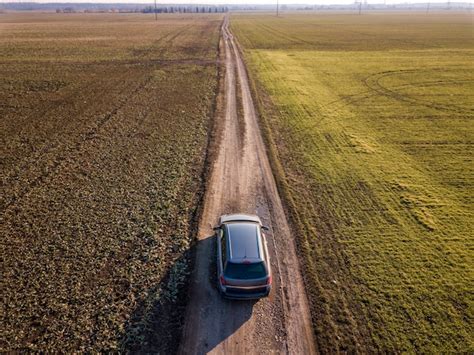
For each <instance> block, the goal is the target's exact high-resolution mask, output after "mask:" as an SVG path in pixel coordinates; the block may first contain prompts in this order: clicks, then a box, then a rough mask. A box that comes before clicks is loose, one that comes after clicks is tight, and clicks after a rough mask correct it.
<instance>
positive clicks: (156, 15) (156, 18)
mask: <svg viewBox="0 0 474 355" xmlns="http://www.w3.org/2000/svg"><path fill="white" fill-rule="evenodd" d="M155 21H158V13H157V12H156V0H155Z"/></svg>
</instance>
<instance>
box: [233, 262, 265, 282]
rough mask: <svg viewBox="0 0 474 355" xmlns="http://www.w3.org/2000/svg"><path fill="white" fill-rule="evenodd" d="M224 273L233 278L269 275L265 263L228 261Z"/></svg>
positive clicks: (246, 278) (248, 278)
mask: <svg viewBox="0 0 474 355" xmlns="http://www.w3.org/2000/svg"><path fill="white" fill-rule="evenodd" d="M224 275H225V276H226V277H228V278H231V279H242V280H250V279H260V278H263V277H265V276H266V275H267V273H266V271H265V266H264V265H263V263H251V264H237V263H231V262H229V263H227V266H226V268H225V272H224Z"/></svg>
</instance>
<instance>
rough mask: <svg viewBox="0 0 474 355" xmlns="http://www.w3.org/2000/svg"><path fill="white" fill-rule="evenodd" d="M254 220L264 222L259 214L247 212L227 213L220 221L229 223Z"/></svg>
mask: <svg viewBox="0 0 474 355" xmlns="http://www.w3.org/2000/svg"><path fill="white" fill-rule="evenodd" d="M238 221H239V222H254V223H260V224H261V223H262V221H261V220H260V218H259V217H258V216H255V215H252V214H245V213H235V214H225V215H222V216H221V218H220V223H229V222H238Z"/></svg>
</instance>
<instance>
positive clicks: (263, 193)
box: [180, 18, 315, 354]
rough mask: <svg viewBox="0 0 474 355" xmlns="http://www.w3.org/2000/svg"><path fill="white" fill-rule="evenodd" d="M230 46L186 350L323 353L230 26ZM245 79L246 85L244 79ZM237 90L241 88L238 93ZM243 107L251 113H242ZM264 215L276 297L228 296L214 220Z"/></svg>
mask: <svg viewBox="0 0 474 355" xmlns="http://www.w3.org/2000/svg"><path fill="white" fill-rule="evenodd" d="M222 36H223V38H222V42H221V43H222V45H223V46H224V53H225V67H226V74H225V92H224V93H222V95H224V105H225V109H224V111H223V114H222V116H223V117H218V119H219V120H222V121H223V122H221V123H222V133H220V134H219V135H218V137H217V139H219V140H220V142H219V151H218V155H217V158H216V160H215V161H214V163H213V167H212V171H211V176H210V180H209V185H208V190H207V192H206V196H205V202H204V210H203V214H202V219H201V221H200V226H199V231H198V238H199V240H198V243H197V246H196V264H195V271H194V274H193V281H192V283H191V286H190V292H191V295H190V302H189V304H188V309H187V315H186V324H185V328H184V334H183V338H182V343H181V347H180V353H182V354H203V353H235V354H241V353H291V354H309V353H314V352H315V342H314V338H313V333H312V328H311V321H310V313H309V308H308V302H307V299H306V295H305V290H304V287H303V282H302V278H301V274H300V269H299V265H298V259H297V256H296V252H295V245H294V241H293V239H292V235H291V233H290V230H289V227H288V223H287V220H286V216H285V214H284V211H283V208H282V204H281V201H280V197H279V195H278V191H277V189H276V185H275V181H274V178H273V175H272V171H271V168H270V164H269V161H268V157H267V153H266V150H265V147H264V144H263V140H262V136H261V134H260V129H259V126H258V121H257V116H256V113H255V108H254V104H253V100H252V97H251V94H250V89H249V83H248V77H247V73H246V71H245V66H244V63H243V61H242V58H241V55H240V52H239V50H238V47H237V45H236V43H235V40H234V38H233V36H232V34H231V33H230V31H229V28H228V18H226V19H225V21H224V24H223V26H222ZM238 84H239V85H238ZM237 90H241V92H240V96H241V98H242V100H241V104H242V108H241V110H240V109H239V110H238V105H239V104H240V100H237V94H238V92H237ZM238 114H241V115H243V117H238ZM232 212H246V213H255V214H257V215H259V216H260V217H261V218H262V220H263V221H264V223H265V224H266V225H268V226H269V227H270V231H271V232H270V233H269V237H270V238H269V244H270V245H269V249H270V254H271V259H272V270H273V272H274V284H273V291H272V293H271V295H270V297H269V298H267V299H263V300H260V301H258V302H253V301H250V302H249V301H242V302H238V301H228V300H224V299H222V298H221V297H220V295H219V294H218V291H217V289H216V287H215V283H216V275H215V255H216V254H215V237H214V236H213V231H212V227H213V226H214V225H215V224H216V223H217V219H218V217H219V216H220V215H222V214H224V213H232Z"/></svg>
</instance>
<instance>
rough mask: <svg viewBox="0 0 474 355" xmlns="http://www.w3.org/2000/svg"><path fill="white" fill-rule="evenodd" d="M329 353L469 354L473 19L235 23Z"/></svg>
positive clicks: (394, 16) (316, 18)
mask: <svg viewBox="0 0 474 355" xmlns="http://www.w3.org/2000/svg"><path fill="white" fill-rule="evenodd" d="M231 25H232V30H233V32H234V33H235V34H236V35H237V37H238V39H239V42H240V44H241V45H242V47H243V50H244V54H245V57H246V60H247V64H248V68H249V71H250V74H251V77H252V78H253V80H254V85H255V87H254V88H255V89H256V90H255V92H256V93H257V98H258V104H259V109H260V114H261V123H262V127H263V129H264V133H265V136H266V139H267V143H268V147H269V150H270V151H271V153H272V154H271V158H272V161H273V167H274V171H275V172H276V175H277V180H278V183H279V188H280V193H281V194H282V196H283V198H284V200H285V203H286V207H287V209H288V212H289V214H290V216H291V220H292V224H293V226H294V229H295V231H296V233H297V244H298V249H299V253H300V255H301V262H302V264H303V266H304V269H305V273H304V274H305V283H306V286H307V292H308V295H309V298H310V303H311V310H312V319H313V325H314V329H315V333H316V339H317V342H318V344H317V345H318V347H319V349H320V351H322V352H334V351H349V352H352V351H360V352H367V351H370V352H423V353H439V352H466V353H468V352H472V351H473V350H474V343H473V339H474V336H473V332H472V329H473V307H472V306H473V301H474V300H473V294H472V284H473V281H474V278H473V276H474V275H473V270H474V262H473V260H474V252H473V250H474V242H473V240H474V238H473V233H472V226H473V223H474V218H473V217H474V216H473V211H474V203H473V201H474V199H473V183H474V169H473V167H474V165H473V156H474V151H473V144H474V125H473V117H474V101H473V96H472V93H473V92H474V67H473V64H472V63H473V62H472V59H473V55H474V39H473V37H472V27H471V26H472V17H470V15H469V14H468V13H452V12H445V13H430V14H428V15H426V14H424V13H423V14H420V13H418V14H416V13H376V14H368V15H362V16H357V15H354V14H330V13H327V14H304V15H302V14H300V15H296V14H283V15H282V16H281V17H279V18H277V17H275V16H274V15H261V14H256V15H255V14H254V15H249V14H234V15H233V16H232V19H231Z"/></svg>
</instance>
